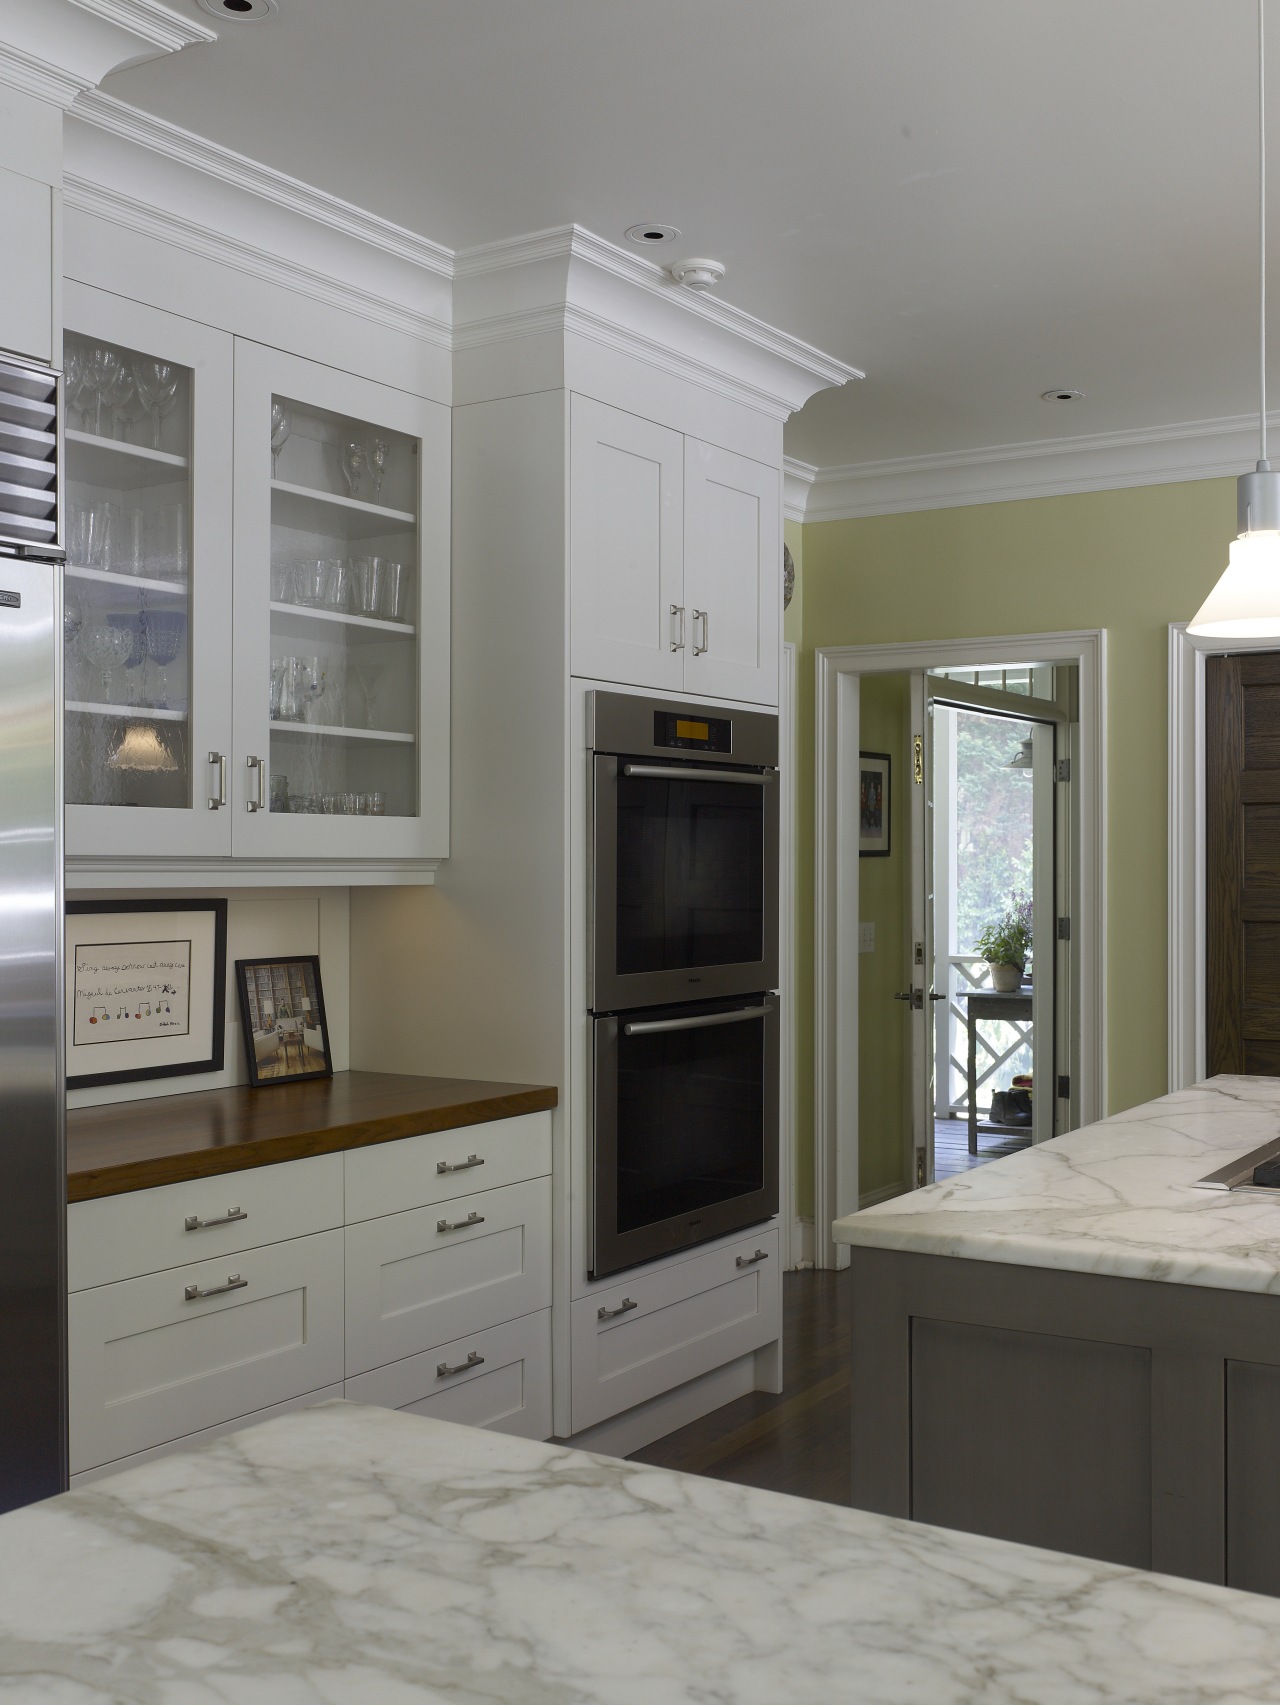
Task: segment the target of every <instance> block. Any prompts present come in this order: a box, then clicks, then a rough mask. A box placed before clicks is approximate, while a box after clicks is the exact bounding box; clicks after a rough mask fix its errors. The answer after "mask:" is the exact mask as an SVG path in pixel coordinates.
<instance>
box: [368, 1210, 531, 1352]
mask: <svg viewBox="0 0 1280 1705" xmlns="http://www.w3.org/2000/svg"><path fill="white" fill-rule="evenodd" d="M472 1215H475V1216H476V1217H475V1220H474V1222H473V1223H470V1224H468V1223H467V1222H468V1220H469V1219H470V1216H472ZM346 1238H347V1262H346V1266H347V1373H348V1374H357V1373H363V1372H364V1371H365V1369H366V1368H376V1367H381V1366H382V1365H383V1363H384V1362H394V1361H398V1360H399V1359H400V1358H401V1357H402V1356H412V1355H416V1354H417V1353H418V1352H419V1351H421V1350H427V1349H430V1348H431V1347H432V1346H433V1345H435V1344H446V1343H449V1342H451V1341H452V1340H453V1339H454V1338H458V1337H461V1336H462V1335H463V1334H464V1333H467V1332H480V1331H483V1330H484V1329H485V1328H486V1327H488V1326H496V1325H497V1324H498V1322H499V1321H502V1320H511V1319H514V1318H515V1317H516V1316H517V1315H521V1314H529V1313H531V1312H532V1311H533V1310H534V1309H536V1308H545V1307H546V1306H547V1305H548V1304H549V1303H550V1301H551V1180H550V1179H549V1178H535V1179H533V1180H532V1181H531V1182H530V1183H528V1184H508V1185H507V1186H506V1187H505V1188H504V1189H501V1190H484V1191H481V1192H480V1194H479V1195H475V1196H462V1197H459V1198H455V1199H454V1200H453V1201H451V1202H448V1203H436V1204H435V1205H434V1206H432V1207H430V1208H414V1209H411V1210H410V1211H409V1212H408V1213H404V1214H392V1215H390V1216H389V1217H387V1218H385V1219H377V1220H365V1221H364V1222H363V1223H362V1224H360V1225H354V1226H348V1227H347V1233H346Z"/></svg>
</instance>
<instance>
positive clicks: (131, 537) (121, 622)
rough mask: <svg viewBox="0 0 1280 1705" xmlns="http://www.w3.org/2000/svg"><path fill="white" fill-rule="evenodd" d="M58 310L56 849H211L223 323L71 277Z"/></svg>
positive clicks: (227, 384)
mask: <svg viewBox="0 0 1280 1705" xmlns="http://www.w3.org/2000/svg"><path fill="white" fill-rule="evenodd" d="M65 315H66V327H67V329H66V334H65V355H64V359H65V362H66V368H67V382H66V420H67V428H66V498H67V529H66V538H67V569H66V582H65V595H66V604H65V610H66V626H65V632H66V657H65V694H66V718H65V768H66V800H67V806H66V838H67V852H68V854H69V855H70V856H71V857H72V858H74V857H75V856H76V855H81V854H90V853H92V854H94V855H97V856H107V857H111V856H127V855H130V854H136V855H139V856H147V857H155V856H162V857H164V856H167V857H173V856H183V855H203V856H206V857H225V856H227V855H228V854H230V852H231V819H230V813H229V812H227V811H224V810H220V809H216V808H215V809H212V810H211V809H210V805H211V804H213V805H215V806H216V803H217V801H218V798H219V794H220V787H221V778H222V776H223V774H224V771H225V768H226V766H227V765H229V764H230V762H231V633H232V607H231V492H230V485H229V478H228V465H227V464H228V449H229V445H230V439H231V374H232V339H231V338H230V337H229V336H228V335H227V334H226V333H225V332H219V331H214V330H211V329H210V328H209V327H208V326H203V325H199V324H197V323H196V322H195V321H194V320H186V319H182V318H180V317H179V316H178V315H175V314H167V313H162V312H161V311H160V310H158V309H156V308H150V307H147V306H145V305H143V304H141V303H137V302H130V301H127V300H126V299H125V298H124V297H121V296H114V295H111V294H109V293H108V292H106V291H102V290H93V289H90V288H89V287H87V286H85V285H82V284H75V283H72V282H68V284H67V286H66V303H65ZM139 380H140V381H141V385H140V384H139ZM162 381H163V383H162ZM144 398H151V399H154V403H155V405H156V406H155V408H154V410H151V409H148V408H147V407H146V406H145V404H144V400H143V399H144ZM160 404H163V412H161V410H160V407H159V405H160ZM157 437H158V439H159V447H157Z"/></svg>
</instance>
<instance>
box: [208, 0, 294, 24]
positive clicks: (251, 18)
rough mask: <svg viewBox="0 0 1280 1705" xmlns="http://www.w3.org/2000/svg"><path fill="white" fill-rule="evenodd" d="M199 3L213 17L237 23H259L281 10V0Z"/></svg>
mask: <svg viewBox="0 0 1280 1705" xmlns="http://www.w3.org/2000/svg"><path fill="white" fill-rule="evenodd" d="M197 4H198V5H200V6H202V7H203V8H204V10H205V11H206V12H208V13H210V14H211V15H212V16H213V17H215V18H223V19H226V20H228V21H229V22H231V23H235V24H253V23H258V22H260V21H261V20H262V19H263V18H274V17H275V15H276V13H277V12H278V11H279V10H280V0H197Z"/></svg>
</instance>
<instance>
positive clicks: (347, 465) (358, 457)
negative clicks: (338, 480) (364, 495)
mask: <svg viewBox="0 0 1280 1705" xmlns="http://www.w3.org/2000/svg"><path fill="white" fill-rule="evenodd" d="M339 460H340V462H341V464H342V478H343V480H344V481H345V483H346V487H347V495H348V497H355V496H356V495H357V494H358V493H359V490H360V480H361V476H362V475H363V474H364V470H365V452H364V445H363V444H362V443H361V442H360V440H359V439H358V438H352V439H349V440H348V442H347V443H345V444H344V445H343V446H342V451H341V454H340V457H339Z"/></svg>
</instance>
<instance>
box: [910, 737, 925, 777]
mask: <svg viewBox="0 0 1280 1705" xmlns="http://www.w3.org/2000/svg"><path fill="white" fill-rule="evenodd" d="M911 753H912V766H911V767H912V771H913V774H914V776H915V782H916V786H917V787H923V786H924V735H923V734H916V735H913V736H912V740H911Z"/></svg>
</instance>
